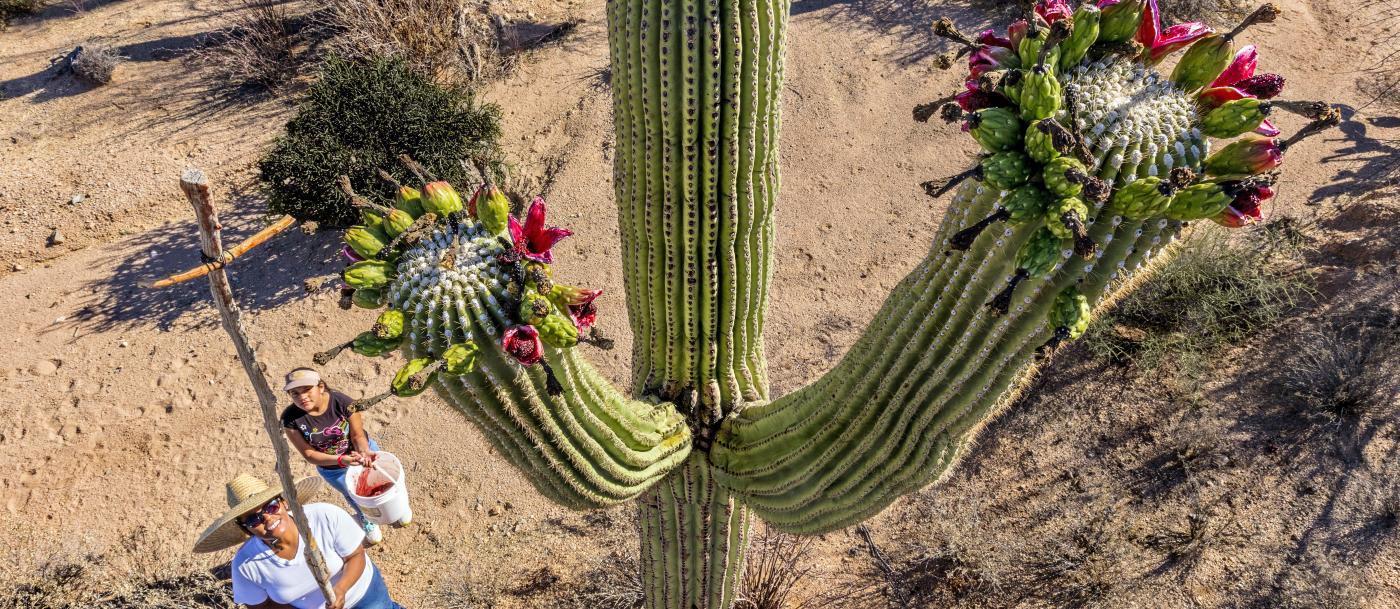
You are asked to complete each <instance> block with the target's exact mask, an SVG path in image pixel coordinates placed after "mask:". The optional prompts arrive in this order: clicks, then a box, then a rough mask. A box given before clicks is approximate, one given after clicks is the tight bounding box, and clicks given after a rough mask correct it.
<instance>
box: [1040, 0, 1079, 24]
mask: <svg viewBox="0 0 1400 609" xmlns="http://www.w3.org/2000/svg"><path fill="white" fill-rule="evenodd" d="M1035 14H1037V15H1040V18H1041V19H1044V20H1045V22H1046V23H1054V22H1056V21H1059V20H1061V19H1066V18H1068V17H1069V16H1070V15H1072V14H1074V9H1072V8H1070V7H1069V3H1068V2H1065V0H1041V1H1040V2H1037V3H1035Z"/></svg>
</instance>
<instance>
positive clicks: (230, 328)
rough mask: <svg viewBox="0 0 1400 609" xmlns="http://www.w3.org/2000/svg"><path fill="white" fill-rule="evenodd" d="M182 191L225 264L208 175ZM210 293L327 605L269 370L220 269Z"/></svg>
mask: <svg viewBox="0 0 1400 609" xmlns="http://www.w3.org/2000/svg"><path fill="white" fill-rule="evenodd" d="M180 190H183V191H185V197H186V198H188V199H189V200H190V205H192V206H194V216H195V220H196V222H197V223H198V224H199V243H200V247H201V248H202V250H203V252H204V256H205V260H223V259H224V258H223V257H224V245H223V238H222V237H221V236H220V231H221V230H222V229H223V226H222V225H220V224H219V215H218V213H217V212H215V211H214V202H213V200H212V199H211V198H210V196H209V180H208V179H207V178H206V177H205V176H204V172H203V171H200V170H198V169H189V170H186V171H185V173H184V174H183V175H181V176H180ZM209 291H210V292H211V293H212V294H213V296H214V306H216V307H218V309H219V317H220V318H221V319H222V320H223V326H224V330H225V331H226V332H228V336H229V338H230V339H231V340H233V346H234V348H236V349H237V350H238V360H239V361H240V362H242V363H243V371H244V372H247V373H248V380H249V381H250V382H251V383H252V384H253V391H254V392H255V393H257V394H258V405H259V406H260V407H261V410H262V418H263V429H264V430H265V431H267V437H268V439H269V440H272V450H273V453H274V454H275V455H276V457H277V477H278V479H280V480H281V483H282V496H283V498H284V499H286V501H287V511H288V512H290V513H291V515H292V519H293V520H295V521H296V523H297V528H299V529H301V533H302V535H304V536H305V539H306V542H307V553H306V556H307V563H308V564H309V565H310V566H311V574H312V576H314V577H315V578H316V583H317V584H319V585H320V587H321V594H323V595H325V597H326V600H327V604H329V603H330V602H333V601H334V600H335V590H333V589H332V588H331V576H330V572H329V571H328V570H327V569H326V562H325V559H324V558H322V556H321V549H320V547H319V546H317V545H316V539H315V538H314V537H313V536H312V535H311V525H310V524H309V523H308V522H307V521H306V514H305V512H303V511H302V509H301V502H300V501H298V500H297V493H296V481H295V480H293V479H292V468H291V465H290V464H289V461H288V451H287V445H286V443H285V442H286V440H285V438H284V437H283V435H282V426H281V425H280V424H279V423H278V417H277V395H276V394H275V393H273V392H272V387H270V386H269V385H268V384H267V378H266V377H264V376H263V369H264V368H265V367H264V366H263V365H262V364H261V363H260V362H258V355H257V353H256V352H254V351H253V347H252V345H250V344H248V338H247V337H246V336H244V335H243V325H242V323H241V322H240V320H239V317H240V313H239V311H238V303H237V302H235V301H234V299H233V289H232V287H231V286H230V285H229V281H228V274H227V273H225V272H224V269H223V266H222V265H220V266H218V267H217V268H213V269H211V270H210V271H209Z"/></svg>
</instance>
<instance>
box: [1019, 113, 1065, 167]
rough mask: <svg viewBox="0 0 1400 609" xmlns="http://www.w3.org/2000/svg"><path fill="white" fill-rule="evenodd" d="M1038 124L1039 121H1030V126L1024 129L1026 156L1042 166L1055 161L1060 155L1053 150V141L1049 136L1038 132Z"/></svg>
mask: <svg viewBox="0 0 1400 609" xmlns="http://www.w3.org/2000/svg"><path fill="white" fill-rule="evenodd" d="M1040 122H1041V121H1039V120H1036V121H1031V123H1030V126H1029V127H1026V155H1027V156H1029V157H1031V160H1033V161H1035V162H1037V163H1040V164H1042V165H1044V164H1046V163H1049V162H1050V161H1053V160H1055V158H1056V157H1058V156H1060V153H1059V151H1057V150H1055V144H1054V140H1053V139H1052V138H1051V137H1050V134H1049V133H1046V132H1044V131H1041V130H1040Z"/></svg>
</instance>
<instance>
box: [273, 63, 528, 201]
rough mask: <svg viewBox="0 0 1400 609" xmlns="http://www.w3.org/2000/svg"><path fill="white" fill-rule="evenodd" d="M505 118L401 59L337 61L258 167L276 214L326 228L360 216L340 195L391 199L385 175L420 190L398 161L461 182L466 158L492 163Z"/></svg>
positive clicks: (328, 66) (326, 69)
mask: <svg viewBox="0 0 1400 609" xmlns="http://www.w3.org/2000/svg"><path fill="white" fill-rule="evenodd" d="M500 132H501V127H500V111H499V109H497V108H496V107H495V106H493V105H483V104H479V103H477V102H476V100H475V99H474V97H473V96H472V94H471V93H470V92H469V91H467V90H466V89H463V88H461V87H457V86H450V85H449V86H443V85H438V84H435V83H433V82H432V81H430V80H429V79H428V78H426V77H425V76H423V75H421V74H419V73H418V72H415V71H414V70H413V69H411V68H410V67H409V66H408V64H407V63H405V62H404V61H402V60H398V59H382V58H381V59H376V60H372V61H352V60H345V59H341V58H336V57H332V58H330V59H329V60H328V61H327V62H326V64H325V66H324V67H323V68H322V69H321V72H320V78H319V80H318V81H317V82H316V83H314V84H313V85H311V87H310V88H309V90H308V91H307V93H306V96H305V98H304V99H303V100H302V101H301V104H300V106H299V108H298V110H297V114H296V116H295V117H293V118H292V120H291V121H289V122H288V123H287V128H286V133H284V134H283V135H282V136H281V137H279V138H278V139H277V141H276V142H275V143H274V144H273V146H272V149H271V150H269V151H268V152H267V153H266V154H265V155H264V156H263V158H262V159H261V160H260V161H259V162H258V169H259V171H260V176H259V179H260V180H261V182H262V185H263V187H264V189H265V191H266V193H267V200H268V201H267V205H268V209H269V211H271V212H272V213H274V214H290V215H292V216H293V217H295V218H297V219H299V220H315V221H317V222H320V223H321V224H322V225H328V226H348V225H350V224H352V223H353V222H354V221H355V218H356V213H355V210H354V209H353V208H352V207H351V206H350V202H349V201H348V200H347V199H346V198H345V197H344V195H342V194H341V193H340V192H339V191H338V190H337V189H336V177H337V176H339V175H341V174H344V175H347V176H349V177H350V182H351V184H352V185H353V186H354V187H355V189H356V190H357V191H359V192H361V193H363V194H366V195H368V196H374V195H376V194H378V195H379V196H381V197H382V198H383V197H387V196H388V195H390V194H391V193H390V190H389V189H388V187H387V186H386V185H385V184H384V183H383V182H382V181H380V179H379V178H378V177H377V175H376V173H375V172H376V170H377V169H381V168H382V169H384V170H386V171H389V172H390V173H393V174H395V175H396V176H397V177H398V178H399V179H401V180H403V181H405V182H407V183H413V180H412V179H411V178H412V176H411V175H410V174H409V173H408V172H407V171H406V170H405V169H404V168H403V167H402V166H401V165H400V163H399V162H398V160H397V157H398V155H399V154H403V153H407V154H408V155H410V156H412V157H413V158H414V159H416V160H417V161H418V162H419V163H421V164H422V165H423V167H424V168H425V169H427V171H428V172H430V173H432V174H433V175H435V176H436V177H438V178H440V179H445V180H448V181H451V182H452V183H454V184H461V183H463V181H464V178H465V177H466V176H467V175H468V174H467V171H466V170H465V169H464V168H463V167H462V165H461V163H460V161H461V160H462V159H466V158H477V157H494V156H495V150H496V143H497V140H498V139H499V137H500Z"/></svg>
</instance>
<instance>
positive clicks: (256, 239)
mask: <svg viewBox="0 0 1400 609" xmlns="http://www.w3.org/2000/svg"><path fill="white" fill-rule="evenodd" d="M295 223H296V219H294V218H292V217H291V216H282V219H281V220H278V221H276V222H274V223H272V226H269V227H267V228H264V229H262V230H260V231H258V234H256V235H253V236H251V237H248V238H247V239H244V240H243V242H242V243H239V244H238V245H235V246H233V247H231V248H229V249H226V250H224V252H223V253H222V254H220V255H219V258H217V259H215V260H214V261H213V262H206V263H204V264H201V265H199V266H197V267H194V268H192V269H190V270H188V271H185V272H183V273H176V274H174V275H171V276H169V277H166V278H164V279H157V280H155V281H142V282H141V283H140V284H139V285H140V286H141V287H143V288H163V287H166V286H172V285H175V284H177V283H180V282H184V281H189V280H191V279H197V278H199V277H203V276H205V275H208V274H209V273H210V272H211V271H215V270H218V269H221V268H224V267H225V266H228V263H230V262H233V259H234V258H237V257H239V256H242V255H243V254H246V253H248V250H251V249H253V248H255V247H257V246H259V245H262V244H263V242H265V241H267V240H268V239H271V238H272V236H273V235H276V234H277V233H280V232H282V231H284V230H287V229H288V228H290V227H291V226H292V225H293V224H295Z"/></svg>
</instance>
